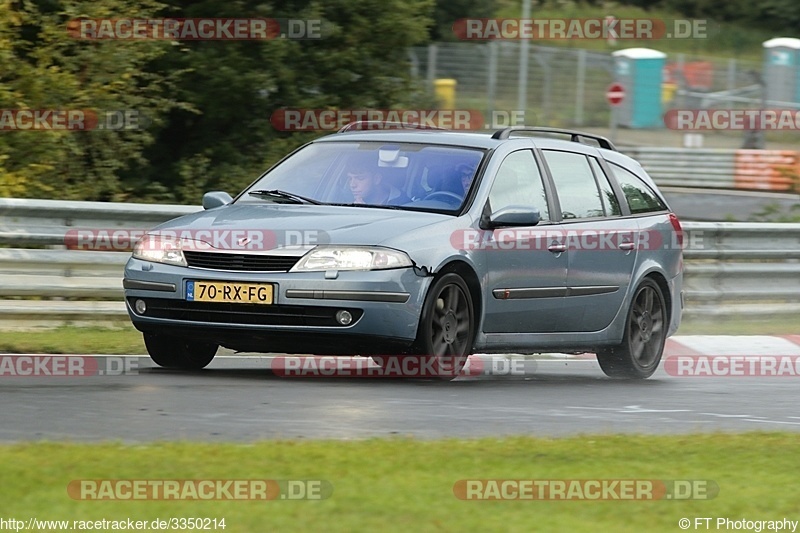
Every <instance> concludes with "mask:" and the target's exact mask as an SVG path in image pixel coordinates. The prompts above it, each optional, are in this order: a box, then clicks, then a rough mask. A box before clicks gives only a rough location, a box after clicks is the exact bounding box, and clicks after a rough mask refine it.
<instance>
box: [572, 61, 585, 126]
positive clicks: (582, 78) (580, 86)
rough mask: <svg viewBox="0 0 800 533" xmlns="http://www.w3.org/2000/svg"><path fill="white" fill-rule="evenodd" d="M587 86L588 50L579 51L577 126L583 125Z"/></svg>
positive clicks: (576, 97)
mask: <svg viewBox="0 0 800 533" xmlns="http://www.w3.org/2000/svg"><path fill="white" fill-rule="evenodd" d="M585 85H586V50H585V49H583V48H581V49H579V50H578V79H577V91H576V93H575V125H576V126H582V125H583V90H584V86H585Z"/></svg>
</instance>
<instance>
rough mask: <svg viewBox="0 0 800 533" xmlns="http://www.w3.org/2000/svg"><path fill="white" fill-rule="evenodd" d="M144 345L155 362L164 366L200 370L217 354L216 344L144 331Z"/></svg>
mask: <svg viewBox="0 0 800 533" xmlns="http://www.w3.org/2000/svg"><path fill="white" fill-rule="evenodd" d="M144 345H145V346H146V347H147V353H149V354H150V359H152V360H153V362H154V363H155V364H157V365H158V366H161V367H164V368H177V369H180V370H200V369H201V368H205V367H206V366H208V364H209V363H210V362H211V360H212V359H214V356H215V355H216V354H217V348H219V346H217V345H216V344H212V343H206V342H198V341H192V340H188V339H183V338H180V337H171V336H167V335H157V334H155V333H144Z"/></svg>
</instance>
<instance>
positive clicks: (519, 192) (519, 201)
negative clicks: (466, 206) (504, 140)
mask: <svg viewBox="0 0 800 533" xmlns="http://www.w3.org/2000/svg"><path fill="white" fill-rule="evenodd" d="M489 204H490V206H491V208H492V211H495V212H496V211H498V210H499V209H502V208H504V207H508V206H510V205H525V206H530V207H535V208H536V209H538V210H539V218H540V220H542V221H547V220H550V211H549V210H548V209H547V195H546V193H545V190H544V185H543V184H542V175H541V173H540V172H539V167H538V166H537V165H536V160H535V159H534V157H533V151H532V150H519V151H517V152H513V153H511V154H509V155H508V156H507V157H506V158H505V159H504V160H503V162H502V163H501V164H500V169H499V170H498V171H497V177H496V178H495V180H494V183H493V184H492V190H491V192H490V193H489Z"/></svg>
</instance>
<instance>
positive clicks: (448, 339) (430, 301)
mask: <svg viewBox="0 0 800 533" xmlns="http://www.w3.org/2000/svg"><path fill="white" fill-rule="evenodd" d="M474 339H475V306H474V304H473V302H472V296H471V295H470V292H469V288H468V287H467V284H466V282H465V281H464V279H463V278H462V277H461V276H459V275H458V274H453V273H449V274H445V275H444V276H442V277H440V278H438V279H437V280H436V281H435V282H434V283H433V285H432V286H431V288H430V290H428V295H427V296H426V297H425V303H424V304H423V306H422V316H421V317H420V322H419V327H418V328H417V339H416V341H415V343H414V353H416V354H418V356H419V357H421V358H426V361H425V362H427V363H428V365H426V368H433V370H434V372H435V374H436V375H437V377H439V378H441V379H447V380H452V379H455V378H456V377H458V375H459V373H460V372H461V370H462V369H463V368H464V364H465V363H466V362H467V358H468V357H469V355H470V354H471V353H472V343H473V341H474Z"/></svg>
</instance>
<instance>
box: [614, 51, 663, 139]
mask: <svg viewBox="0 0 800 533" xmlns="http://www.w3.org/2000/svg"><path fill="white" fill-rule="evenodd" d="M612 55H613V56H614V73H615V74H616V81H618V82H619V83H621V84H622V85H623V86H624V87H625V99H624V100H623V101H622V102H621V103H620V106H619V107H620V108H619V110H618V115H617V120H618V123H619V125H620V126H623V127H628V128H661V127H663V126H664V117H663V106H662V103H661V92H662V87H661V85H662V80H663V75H664V74H663V73H664V65H665V64H666V59H667V54H665V53H663V52H659V51H658V50H651V49H650V48H626V49H624V50H617V51H616V52H614V53H613V54H612Z"/></svg>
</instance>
